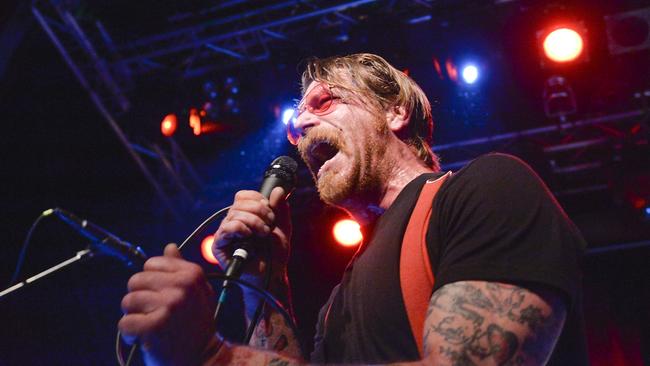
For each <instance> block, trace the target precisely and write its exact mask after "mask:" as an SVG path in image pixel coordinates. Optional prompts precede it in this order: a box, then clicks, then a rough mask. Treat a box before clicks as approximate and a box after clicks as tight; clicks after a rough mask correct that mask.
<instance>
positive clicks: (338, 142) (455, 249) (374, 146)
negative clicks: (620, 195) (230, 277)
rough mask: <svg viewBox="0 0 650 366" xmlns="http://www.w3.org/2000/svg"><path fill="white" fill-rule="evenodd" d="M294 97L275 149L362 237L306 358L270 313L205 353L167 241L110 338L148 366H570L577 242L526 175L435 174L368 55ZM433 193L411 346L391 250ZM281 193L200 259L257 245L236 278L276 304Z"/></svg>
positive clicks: (422, 114)
mask: <svg viewBox="0 0 650 366" xmlns="http://www.w3.org/2000/svg"><path fill="white" fill-rule="evenodd" d="M302 85H303V98H302V101H301V102H300V104H299V106H298V109H297V114H296V119H295V120H294V121H293V122H292V123H291V124H290V127H289V139H290V141H291V142H292V143H294V144H296V145H297V148H298V150H299V152H300V155H301V156H302V158H303V160H304V161H305V163H306V164H307V166H308V167H309V169H310V170H311V172H312V174H313V177H314V181H315V182H316V187H317V188H318V192H319V194H320V197H321V199H322V200H323V201H325V202H326V203H328V204H331V205H334V206H338V207H341V208H343V209H344V210H346V211H347V212H349V213H350V215H351V216H353V217H354V218H355V219H356V220H357V221H359V222H361V223H364V224H368V225H370V224H371V226H372V228H373V229H372V232H371V235H370V237H369V239H368V240H367V242H366V243H365V244H364V245H363V247H362V248H361V249H360V250H359V252H358V253H357V254H356V255H355V257H354V258H353V259H352V261H351V263H350V265H349V266H348V268H347V269H346V271H345V273H344V275H343V278H342V280H341V283H340V284H339V285H338V286H336V287H335V288H334V290H333V291H332V294H331V295H330V298H329V300H328V302H327V303H326V304H325V305H324V306H323V308H322V309H321V312H320V315H319V321H318V324H317V332H316V337H315V344H314V352H313V353H312V354H311V356H310V358H307V357H306V355H303V354H301V351H300V347H299V345H298V340H297V338H296V335H295V334H293V332H292V331H291V328H290V327H289V326H288V325H287V324H286V323H285V321H284V319H283V318H282V317H281V316H280V314H279V313H277V312H275V311H273V309H271V308H270V307H264V314H263V316H262V317H261V321H259V322H258V324H257V328H256V330H255V332H254V334H253V337H252V339H251V342H250V345H248V346H240V345H233V344H229V343H227V342H222V341H220V338H219V337H218V336H217V335H215V329H214V325H213V321H212V314H213V311H214V308H215V295H214V292H213V290H212V288H211V287H210V285H209V284H208V283H207V281H206V279H205V276H204V274H203V272H202V271H201V269H200V267H199V266H198V265H196V264H193V263H190V262H187V261H185V260H183V259H182V257H181V256H180V254H179V252H178V250H177V248H176V246H174V245H172V244H170V245H168V246H167V247H166V248H165V253H164V256H162V257H156V258H152V259H150V260H149V261H147V263H146V264H145V266H144V271H143V272H141V273H138V274H135V275H134V276H133V277H132V278H131V279H130V280H129V283H128V288H129V293H128V294H127V295H126V296H125V297H124V299H123V301H122V308H123V310H124V312H125V315H124V317H123V318H122V319H121V320H120V323H119V328H120V330H121V331H122V334H123V336H124V339H125V340H126V341H127V342H129V343H133V342H135V341H139V342H140V343H141V344H142V350H143V353H144V358H145V361H146V362H147V363H149V364H169V365H195V364H207V365H220V364H238V365H263V364H273V365H288V364H300V363H305V362H307V361H306V360H308V359H309V361H311V362H313V363H319V364H322V363H338V364H341V363H346V364H352V363H355V364H389V363H391V364H393V363H399V364H402V363H412V364H418V363H422V364H427V365H543V364H546V363H548V362H549V360H551V363H554V364H568V363H567V362H571V364H572V365H575V364H580V363H584V357H583V356H584V349H583V348H582V347H583V343H582V342H583V338H582V333H581V329H580V324H579V322H576V319H578V318H579V317H577V314H578V310H579V309H580V291H581V290H580V257H581V254H582V252H583V250H584V246H585V243H584V240H583V239H582V237H581V236H580V234H579V233H578V231H577V229H576V228H575V227H574V225H573V224H572V223H571V222H570V221H569V219H568V218H567V217H566V215H565V213H564V212H563V211H562V209H561V208H560V207H559V205H558V204H557V202H556V201H555V200H554V199H553V197H552V196H551V195H550V193H549V191H548V190H547V188H546V187H545V186H544V184H543V183H542V182H541V180H540V179H539V178H538V177H537V175H536V174H535V173H534V172H533V171H532V170H531V169H530V168H529V167H528V166H527V165H525V164H524V163H523V162H521V161H520V160H518V159H517V158H514V157H511V156H508V155H502V154H490V155H486V156H482V157H480V158H478V159H476V160H474V161H473V162H471V163H470V164H468V165H467V166H466V167H464V168H463V169H461V170H460V171H458V172H457V173H455V174H453V175H451V176H448V175H444V174H443V173H441V172H440V166H439V163H438V158H437V156H436V155H435V154H434V153H433V152H432V151H431V149H430V147H429V146H430V142H431V134H432V129H433V125H432V119H431V107H430V104H429V102H428V100H427V98H426V96H425V95H424V93H423V92H422V90H421V89H420V88H419V87H418V85H416V84H415V82H414V81H413V80H411V79H410V78H409V77H408V76H406V75H405V74H404V73H402V72H400V71H399V70H397V69H395V68H394V67H393V66H391V65H390V64H388V63H387V62H386V61H385V60H384V59H383V58H381V57H379V56H376V55H372V54H355V55H350V56H344V57H334V58H328V59H320V60H319V59H316V60H312V61H311V62H310V63H309V64H308V66H307V69H306V70H305V72H304V73H303V76H302ZM440 179H442V180H440ZM436 181H437V182H443V183H442V184H441V185H440V187H439V190H438V191H437V193H435V197H434V198H433V199H432V201H431V202H428V203H427V204H428V207H429V209H430V212H431V215H430V219H429V221H428V223H427V225H426V226H427V228H426V240H425V241H424V240H423V242H425V250H424V251H422V252H418V254H416V257H417V258H419V259H420V260H422V261H425V260H426V261H428V262H429V263H428V264H429V265H430V268H431V271H432V274H433V279H434V281H433V285H432V290H431V291H430V293H427V295H426V298H427V299H428V300H429V301H428V309H427V310H426V316H425V317H424V322H423V324H420V325H419V329H422V332H421V334H414V332H413V331H412V327H411V325H410V323H409V314H408V313H407V310H406V307H405V300H404V297H403V296H402V288H403V285H404V282H401V280H400V258H401V256H402V255H403V252H402V251H401V249H402V245H403V241H404V240H403V237H404V233H405V230H406V227H407V225H408V223H409V219H410V217H411V212H412V211H413V208H414V206H415V204H416V201H417V200H418V197H419V196H420V191H421V190H422V187H423V186H424V185H425V184H428V183H432V182H436ZM283 196H284V192H282V189H281V188H276V189H275V190H274V191H273V193H272V195H271V197H270V199H269V200H267V199H265V198H264V197H263V196H262V195H261V194H260V193H259V192H254V191H240V192H238V193H237V195H236V196H235V200H234V203H233V206H232V208H231V209H230V211H229V213H228V215H227V216H226V218H225V219H224V220H223V222H222V223H221V226H220V227H219V229H218V231H217V234H216V238H217V239H216V240H215V248H214V251H215V254H217V256H218V257H219V258H220V260H221V261H224V262H225V261H226V259H227V255H228V254H229V253H230V251H231V249H230V248H229V247H230V245H229V244H231V243H232V242H233V241H234V240H235V239H239V238H245V237H251V236H256V237H262V238H266V240H265V241H266V242H267V243H271V245H272V248H273V255H272V256H271V257H272V261H271V262H270V263H267V262H266V261H263V260H260V259H258V260H257V261H256V262H254V263H250V266H249V268H248V271H247V276H248V277H247V279H250V280H252V281H255V282H256V283H257V284H262V283H263V281H262V277H263V275H264V272H265V269H267V268H269V267H268V266H270V268H271V281H270V285H269V288H268V289H269V291H270V292H271V293H273V294H274V295H275V296H276V297H277V298H278V299H280V300H281V301H282V302H284V305H285V306H286V307H287V308H289V307H290V296H289V284H288V279H287V276H286V265H287V261H288V256H289V251H290V241H291V223H290V220H289V207H288V205H287V203H286V202H285V201H284V199H283ZM415 248H419V247H418V246H415ZM407 281H408V279H407ZM245 298H246V299H247V300H246V301H247V306H246V308H247V313H248V315H249V316H251V315H252V313H253V312H254V311H255V309H256V308H257V303H256V302H255V301H254V300H253V299H254V295H253V294H247V293H245ZM425 305H426V303H425ZM561 335H562V336H561ZM558 340H560V341H559V342H558ZM560 353H564V354H565V355H566V354H570V355H572V356H575V357H574V358H573V359H571V360H570V361H567V360H568V359H567V358H562V357H564V356H562V355H561V354H560ZM576 355H577V356H576Z"/></svg>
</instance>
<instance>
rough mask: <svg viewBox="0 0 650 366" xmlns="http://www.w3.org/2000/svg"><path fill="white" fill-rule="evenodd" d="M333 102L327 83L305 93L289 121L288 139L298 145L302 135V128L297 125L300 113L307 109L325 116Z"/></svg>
mask: <svg viewBox="0 0 650 366" xmlns="http://www.w3.org/2000/svg"><path fill="white" fill-rule="evenodd" d="M333 102H334V97H333V95H332V91H331V90H330V88H329V86H328V85H327V84H319V85H317V86H316V87H314V88H313V89H312V90H311V91H310V92H309V93H308V94H307V95H305V97H304V98H303V99H302V101H301V102H300V104H298V107H296V108H295V112H294V114H293V116H292V117H291V118H290V119H289V121H288V123H287V139H289V142H291V143H292V144H294V145H298V141H299V140H300V137H301V135H302V130H301V129H300V128H299V127H297V126H296V121H297V119H298V116H300V114H302V113H303V112H304V111H305V110H307V111H309V113H312V114H315V115H317V116H324V115H326V114H328V113H329V112H330V107H332V104H333Z"/></svg>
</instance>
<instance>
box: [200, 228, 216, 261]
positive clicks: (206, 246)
mask: <svg viewBox="0 0 650 366" xmlns="http://www.w3.org/2000/svg"><path fill="white" fill-rule="evenodd" d="M213 242H214V235H208V236H206V237H205V238H204V239H203V241H201V255H202V256H203V259H205V261H206V262H208V263H212V264H217V265H218V264H219V261H218V260H217V258H216V257H215V256H214V254H212V243H213Z"/></svg>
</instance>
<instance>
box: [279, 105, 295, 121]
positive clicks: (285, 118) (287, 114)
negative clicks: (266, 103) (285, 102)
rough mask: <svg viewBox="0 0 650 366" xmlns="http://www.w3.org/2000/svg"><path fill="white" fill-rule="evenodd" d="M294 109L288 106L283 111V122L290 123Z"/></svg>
mask: <svg viewBox="0 0 650 366" xmlns="http://www.w3.org/2000/svg"><path fill="white" fill-rule="evenodd" d="M293 111H294V110H293V108H286V109H285V110H284V111H282V123H284V124H285V125H287V124H289V121H290V120H291V118H293Z"/></svg>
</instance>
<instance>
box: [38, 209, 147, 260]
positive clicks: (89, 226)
mask: <svg viewBox="0 0 650 366" xmlns="http://www.w3.org/2000/svg"><path fill="white" fill-rule="evenodd" d="M52 214H54V215H56V216H57V217H58V218H60V219H61V220H63V222H65V223H66V224H68V225H69V226H71V227H72V228H73V229H75V230H76V231H77V232H78V233H80V234H81V235H83V236H85V237H86V238H88V239H90V240H91V241H92V243H93V244H94V247H95V248H96V249H97V250H98V251H99V252H100V253H102V254H106V255H109V256H111V257H116V258H118V259H120V260H122V261H123V262H124V263H126V265H127V266H129V267H131V268H139V267H142V265H143V264H144V262H145V261H146V260H147V255H146V254H145V253H144V251H143V250H142V248H140V247H139V246H137V245H133V244H131V243H129V242H127V241H124V240H122V239H120V238H119V237H117V235H114V234H112V233H110V232H109V231H108V230H105V229H103V228H101V227H99V226H97V225H95V224H93V223H92V222H90V221H88V220H85V219H81V218H79V217H77V216H75V215H74V214H72V213H70V212H68V211H66V210H63V209H60V208H55V209H49V210H46V211H45V212H43V215H44V216H49V215H52Z"/></svg>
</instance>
